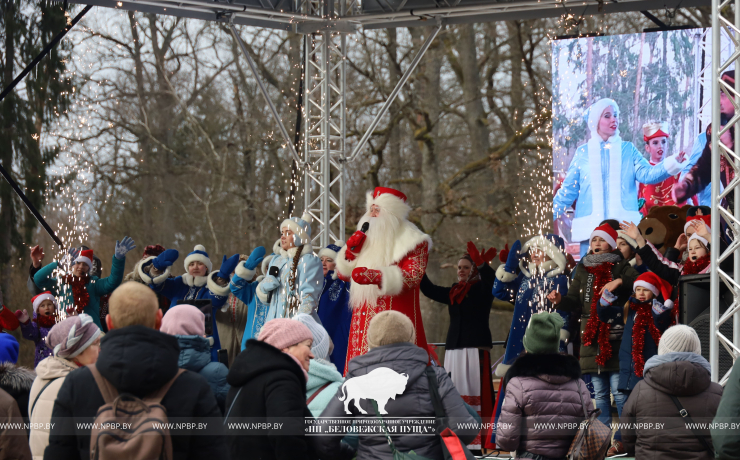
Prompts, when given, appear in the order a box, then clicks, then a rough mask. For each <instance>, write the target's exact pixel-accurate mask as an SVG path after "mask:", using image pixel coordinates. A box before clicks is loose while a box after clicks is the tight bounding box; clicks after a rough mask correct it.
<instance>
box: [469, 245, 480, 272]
mask: <svg viewBox="0 0 740 460" xmlns="http://www.w3.org/2000/svg"><path fill="white" fill-rule="evenodd" d="M468 255H469V256H470V258H471V259H473V263H474V264H475V266H476V267H480V266H481V265H483V264H484V262H483V257H482V256H481V255H480V251H478V248H476V247H475V244H474V243H473V242H472V241H468Z"/></svg>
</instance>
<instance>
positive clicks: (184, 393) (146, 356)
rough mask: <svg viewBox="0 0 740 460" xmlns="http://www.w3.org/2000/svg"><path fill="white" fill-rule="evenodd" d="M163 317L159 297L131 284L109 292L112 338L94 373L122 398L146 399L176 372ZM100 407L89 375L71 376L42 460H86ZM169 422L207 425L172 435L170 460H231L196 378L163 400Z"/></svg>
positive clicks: (174, 348) (206, 392)
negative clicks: (161, 328)
mask: <svg viewBox="0 0 740 460" xmlns="http://www.w3.org/2000/svg"><path fill="white" fill-rule="evenodd" d="M161 321H162V312H161V310H159V305H158V303H157V296H156V295H155V294H154V292H153V291H152V290H151V289H149V288H148V287H147V286H144V285H142V284H139V283H135V282H128V283H124V284H122V285H121V286H120V287H119V288H118V289H116V290H115V291H113V294H112V295H111V298H110V310H109V314H108V316H107V317H106V322H107V324H108V328H109V330H110V332H109V333H108V334H106V336H105V337H103V339H102V340H101V341H100V355H99V357H98V361H97V363H96V364H95V366H96V368H97V369H98V371H99V372H100V374H102V376H103V377H104V378H106V379H107V380H108V381H109V382H110V383H111V384H113V386H114V387H115V388H116V389H117V390H118V392H119V393H130V394H132V395H134V396H137V397H139V398H144V397H146V396H149V395H150V394H152V393H153V392H155V391H156V390H158V389H159V388H161V387H162V386H163V385H164V384H166V383H167V382H168V381H170V380H171V379H172V378H173V377H174V376H175V374H177V372H178V366H177V362H178V358H179V356H180V347H179V346H178V344H177V338H175V337H174V336H170V335H167V334H163V333H161V332H159V331H158V330H156V329H158V328H159V326H160V324H161ZM104 404H105V401H104V399H103V396H102V395H101V394H100V390H99V389H98V385H97V384H96V382H95V378H94V377H93V374H92V372H91V371H90V369H89V368H88V367H82V368H79V369H76V370H74V371H72V372H71V373H70V374H69V375H68V376H67V378H66V379H65V380H64V383H63V384H62V387H61V388H60V389H59V394H58V395H57V399H56V402H55V403H54V409H53V411H52V415H51V424H52V428H51V432H50V435H49V446H48V447H47V448H46V451H45V452H44V459H45V460H56V459H65V460H66V459H80V460H86V459H89V458H90V431H91V430H90V428H81V427H80V428H78V427H79V426H80V425H79V424H81V423H91V422H92V421H93V420H94V419H95V417H96V414H97V412H98V409H99V408H100V407H101V406H103V405H104ZM162 405H163V406H164V407H165V409H166V410H167V416H168V419H169V421H170V422H174V421H177V422H195V423H198V422H205V424H206V428H205V429H204V430H199V431H198V432H197V433H195V435H193V433H192V432H189V431H186V430H179V429H170V435H171V438H172V450H173V455H174V458H175V459H193V460H200V459H204V458H212V459H219V460H221V459H228V458H229V453H228V446H227V444H226V440H225V439H224V436H223V431H222V430H223V428H222V424H221V423H218V422H220V419H221V412H220V411H219V409H218V405H217V404H216V398H215V397H214V396H213V392H212V391H211V387H210V385H208V382H207V381H206V380H205V379H204V378H203V377H202V376H200V375H198V374H197V373H195V372H189V371H185V372H184V373H183V374H182V375H180V376H179V377H178V378H177V380H175V382H174V383H173V384H172V387H170V390H169V391H168V392H167V394H166V395H165V396H164V398H163V399H162Z"/></svg>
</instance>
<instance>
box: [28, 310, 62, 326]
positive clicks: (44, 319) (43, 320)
mask: <svg viewBox="0 0 740 460" xmlns="http://www.w3.org/2000/svg"><path fill="white" fill-rule="evenodd" d="M33 320H34V321H36V324H38V325H39V327H45V328H47V329H50V328H52V327H54V325H55V324H56V323H57V313H56V312H54V314H51V315H48V316H47V315H36V317H35V318H34V319H33Z"/></svg>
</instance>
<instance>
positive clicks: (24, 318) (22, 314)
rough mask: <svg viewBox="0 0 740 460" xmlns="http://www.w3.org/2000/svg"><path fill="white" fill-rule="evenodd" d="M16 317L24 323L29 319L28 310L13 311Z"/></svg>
mask: <svg viewBox="0 0 740 460" xmlns="http://www.w3.org/2000/svg"><path fill="white" fill-rule="evenodd" d="M13 314H14V315H15V317H16V318H18V321H19V322H21V323H23V324H26V323H27V322H28V320H29V316H28V312H27V311H26V310H18V311H16V312H14V313H13Z"/></svg>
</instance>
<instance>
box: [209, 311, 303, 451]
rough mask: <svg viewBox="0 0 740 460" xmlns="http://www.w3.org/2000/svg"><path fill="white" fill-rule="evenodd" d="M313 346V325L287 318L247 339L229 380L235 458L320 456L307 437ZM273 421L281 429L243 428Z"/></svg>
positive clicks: (227, 421)
mask: <svg viewBox="0 0 740 460" xmlns="http://www.w3.org/2000/svg"><path fill="white" fill-rule="evenodd" d="M312 343H313V335H312V334H311V331H310V330H309V329H308V327H306V326H305V325H304V324H303V323H301V322H299V321H295V320H292V319H287V318H277V319H273V320H272V321H268V322H267V323H265V325H264V326H263V327H262V330H261V331H260V335H259V337H258V340H254V339H250V340H248V341H247V346H246V348H245V349H244V351H242V352H241V353H239V355H238V356H237V357H236V359H235V360H234V364H233V366H232V367H231V369H230V370H229V376H228V378H227V381H228V383H229V385H231V389H230V390H229V394H228V396H227V397H226V418H225V421H224V423H225V425H226V426H227V429H229V433H228V434H229V442H230V445H231V458H232V459H234V460H236V459H249V460H306V459H315V458H316V456H315V454H314V452H313V450H312V448H311V447H310V446H309V444H308V441H307V439H306V436H305V435H304V430H305V427H306V425H305V419H306V418H309V417H310V418H312V415H311V411H309V410H308V406H307V405H306V381H307V379H308V373H307V372H308V368H309V363H310V360H311V359H312V358H313V357H314V356H313V354H312V353H311V345H312ZM271 421H272V422H275V423H281V424H282V425H281V426H280V427H275V426H271V427H270V428H266V429H263V430H250V431H246V430H245V429H244V425H242V424H240V422H247V423H250V422H271ZM237 424H239V425H237Z"/></svg>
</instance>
